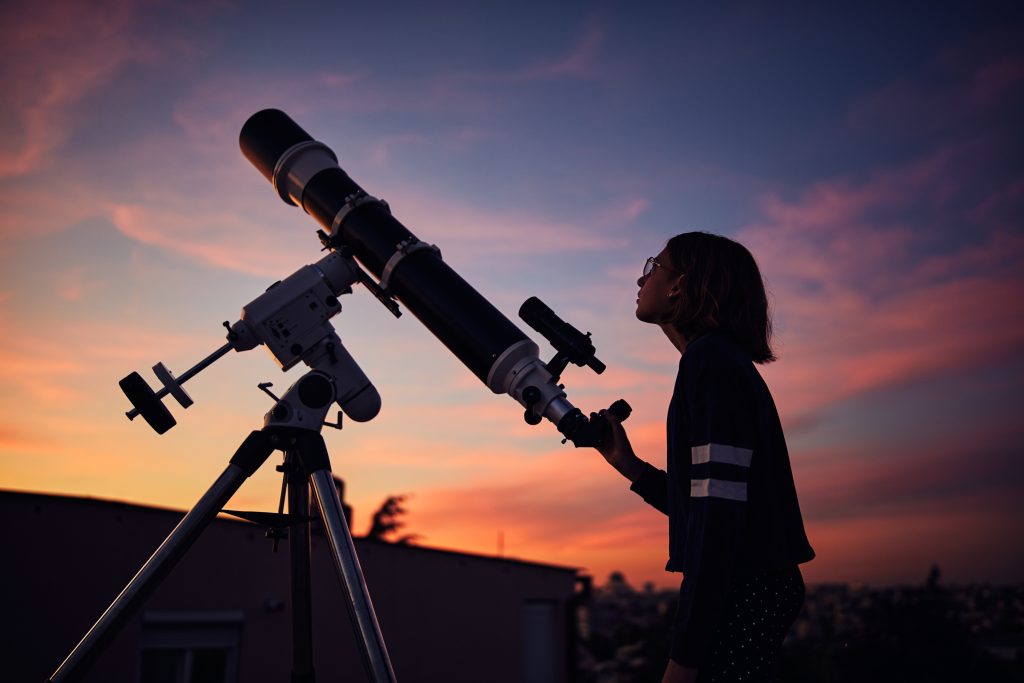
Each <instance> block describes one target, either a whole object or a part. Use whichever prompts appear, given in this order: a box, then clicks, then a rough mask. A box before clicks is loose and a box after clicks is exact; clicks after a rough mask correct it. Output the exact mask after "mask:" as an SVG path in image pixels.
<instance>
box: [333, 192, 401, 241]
mask: <svg viewBox="0 0 1024 683" xmlns="http://www.w3.org/2000/svg"><path fill="white" fill-rule="evenodd" d="M374 202H376V203H377V204H380V205H381V206H383V207H384V210H385V211H387V212H388V213H391V207H390V206H388V203H387V202H386V201H384V200H383V199H377V198H376V197H374V196H373V195H370V194H367V193H365V192H362V193H356V194H352V195H349V196H348V197H345V205H344V206H342V207H341V208H340V209H338V213H336V214H334V220H333V221H331V234H332V235H337V234H338V231H339V230H341V224H342V223H344V222H345V219H346V218H348V215H349V214H350V213H352V212H353V211H355V210H356V209H358V208H359V207H360V206H362V205H363V204H371V203H374Z"/></svg>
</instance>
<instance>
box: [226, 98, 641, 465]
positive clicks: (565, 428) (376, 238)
mask: <svg viewBox="0 0 1024 683" xmlns="http://www.w3.org/2000/svg"><path fill="white" fill-rule="evenodd" d="M239 145H240V147H241V149H242V153H243V154H244V155H245V157H246V158H247V159H248V160H249V161H250V162H251V163H252V164H253V165H254V166H255V167H256V168H257V169H258V170H259V171H260V173H262V174H263V176H264V177H265V178H266V179H267V180H269V181H270V182H271V184H272V185H273V186H274V189H275V190H276V191H277V193H278V195H279V196H280V197H281V199H282V200H283V201H284V202H285V203H287V204H291V205H294V206H299V207H301V208H302V209H303V210H304V211H305V212H306V213H308V214H309V215H310V216H312V217H313V219H314V220H316V221H317V223H319V224H320V226H321V229H320V230H318V234H319V236H320V239H321V242H322V243H323V244H324V246H325V247H326V248H328V249H330V250H332V251H335V252H337V253H340V254H342V255H344V256H346V257H351V258H354V259H355V260H356V261H358V262H359V264H361V266H362V268H363V269H365V270H366V271H369V273H370V274H372V275H373V276H374V277H376V278H377V282H376V283H372V286H371V287H370V288H371V291H373V292H374V294H375V295H377V298H378V299H380V300H381V301H382V302H384V303H385V304H386V305H388V307H389V308H390V309H391V310H392V312H393V313H396V314H397V311H396V309H395V306H394V304H393V301H394V300H395V299H397V300H398V301H400V302H401V303H402V304H404V305H405V307H406V308H408V309H409V310H410V311H412V313H413V315H415V316H416V317H417V318H418V319H419V320H420V321H421V322H422V323H423V324H424V325H425V326H426V327H427V329H429V330H430V331H431V332H432V333H433V334H434V336H436V337H437V338H438V339H439V340H440V341H441V343H443V344H444V345H445V346H446V347H447V348H448V349H449V350H450V351H451V352H452V353H453V354H455V356H456V357H457V358H458V359H459V360H460V361H462V363H463V364H464V365H465V366H466V367H467V368H469V370H470V371H471V372H472V373H473V374H474V375H476V377H477V378H478V379H479V380H480V381H481V382H483V383H484V384H485V385H486V386H487V387H488V388H489V389H490V390H491V391H492V392H494V393H498V394H501V393H507V394H509V395H510V396H511V397H512V398H514V399H515V400H516V401H518V402H519V404H520V405H521V406H522V407H523V408H524V418H525V419H526V421H527V422H529V423H530V424H537V423H539V422H540V421H541V420H542V419H547V420H549V421H550V422H551V423H552V424H554V425H555V426H556V428H557V429H558V431H559V432H560V433H561V434H562V435H563V436H564V437H565V439H566V440H568V441H572V442H573V444H574V445H575V446H577V447H583V446H595V445H598V444H600V443H601V442H602V441H603V439H604V437H605V435H606V433H607V429H608V426H607V422H606V421H605V420H604V419H603V418H601V417H600V416H595V417H593V418H591V419H589V420H588V419H587V418H586V417H585V416H584V415H583V413H582V411H580V409H579V408H576V407H575V406H574V405H573V404H572V403H570V402H569V400H568V399H567V398H566V394H565V391H564V388H563V386H562V385H561V384H559V378H560V375H561V372H562V370H564V368H565V367H566V365H567V364H568V363H570V362H571V363H573V364H575V365H579V366H581V367H582V366H584V365H586V366H588V367H590V368H591V369H593V370H594V371H595V372H598V373H600V372H602V371H603V370H604V364H603V363H601V362H600V361H599V360H598V359H597V358H596V357H595V355H594V354H595V349H594V347H593V345H592V344H591V343H590V342H589V333H588V334H587V335H583V334H581V333H580V332H579V331H577V330H576V329H575V328H573V327H572V326H571V325H569V324H568V323H566V322H564V321H562V320H561V319H559V318H558V317H557V316H556V315H555V314H554V312H553V311H551V309H550V308H548V307H547V306H546V305H544V304H543V303H542V302H541V301H540V300H539V299H536V298H532V299H530V300H528V301H527V302H526V303H525V304H524V305H523V308H522V309H521V311H520V315H521V316H522V317H523V318H524V320H526V321H527V322H528V323H529V324H530V325H531V326H532V327H533V328H534V329H536V330H537V331H538V332H540V333H541V334H543V335H544V336H545V337H546V338H547V339H548V340H549V341H550V342H551V344H552V346H554V347H555V350H556V355H555V357H554V358H553V359H552V360H551V361H550V362H549V363H544V362H543V361H542V360H541V359H540V356H539V353H540V350H539V348H538V346H537V344H536V343H534V342H533V340H531V339H530V338H529V337H527V336H526V335H525V334H524V333H523V332H522V331H521V330H520V329H519V328H518V327H516V325H515V324H513V323H512V321H510V320H509V319H508V318H506V317H505V316H504V315H503V314H502V313H501V312H500V311H498V309H497V308H495V307H494V306H493V305H492V304H491V303H490V302H489V301H488V300H487V299H486V298H484V297H483V296H482V295H481V294H480V293H479V292H477V291H476V290H475V289H474V288H473V287H472V286H471V285H470V284H469V283H468V282H466V281H465V280H464V279H462V277H460V276H459V275H458V273H456V272H455V271H454V270H453V269H452V268H451V267H449V266H448V264H446V263H445V262H444V260H443V259H442V258H441V252H440V250H439V249H438V248H437V247H436V246H434V245H431V244H428V243H426V242H422V241H420V239H419V238H418V237H416V235H414V234H413V233H412V232H411V231H410V230H409V229H408V228H406V227H405V226H404V225H402V223H401V222H399V221H398V220H397V219H396V218H395V217H394V216H393V215H392V214H391V209H390V207H389V206H388V204H387V203H386V202H384V201H382V200H380V199H377V198H376V197H374V196H372V195H370V194H369V193H367V192H366V191H365V190H364V189H363V188H362V187H360V186H359V185H358V184H357V183H356V182H355V181H354V180H352V178H350V177H349V176H348V174H347V173H346V172H345V171H344V170H343V169H342V168H341V167H340V166H339V165H338V157H337V156H336V155H335V153H334V152H333V151H332V150H331V149H330V148H329V147H328V146H327V145H325V144H324V143H322V142H318V141H317V140H314V139H313V137H312V136H310V135H309V134H308V133H307V132H306V131H305V130H303V129H302V128H301V127H300V126H299V125H298V124H297V123H295V121H293V120H292V119H291V118H290V117H289V116H288V115H287V114H285V113H284V112H282V111H279V110H277V109H265V110H263V111H260V112H257V113H256V114H254V115H252V116H251V117H250V118H249V120H248V121H246V123H245V125H244V126H243V127H242V131H241V134H240V136H239ZM609 410H610V411H611V412H612V413H613V414H615V415H616V416H617V417H619V418H620V419H625V418H626V417H628V415H629V413H630V408H629V406H628V404H626V403H625V401H622V400H621V399H620V400H619V401H616V402H615V403H613V404H612V406H611V407H610V408H609Z"/></svg>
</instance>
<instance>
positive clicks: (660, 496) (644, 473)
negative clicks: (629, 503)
mask: <svg viewBox="0 0 1024 683" xmlns="http://www.w3.org/2000/svg"><path fill="white" fill-rule="evenodd" d="M601 415H602V416H603V417H604V418H605V419H606V420H608V424H609V427H610V429H611V432H610V436H611V438H609V439H606V441H605V443H604V444H602V446H601V447H600V448H598V449H597V450H598V451H599V452H600V453H601V455H603V456H604V459H605V460H607V461H608V463H609V464H610V465H611V466H612V467H614V468H615V469H616V471H618V472H619V474H621V475H622V476H624V477H625V478H626V479H629V480H630V481H631V482H633V485H632V486H630V487H629V489H630V490H631V491H633V492H634V493H636V494H637V495H639V496H640V497H641V498H643V499H644V501H645V502H647V504H648V505H650V506H651V507H653V508H654V509H656V510H658V511H659V512H661V513H662V514H666V515H667V514H668V475H666V474H665V472H664V471H662V470H659V469H658V468H657V467H654V466H653V465H651V464H650V463H649V462H646V461H645V460H641V459H640V458H638V457H637V456H636V453H634V452H633V447H632V446H631V445H630V443H629V438H628V437H626V432H625V430H623V428H622V421H621V420H619V419H618V418H617V417H615V416H614V415H612V414H611V413H609V412H608V411H607V410H602V411H601ZM595 416H596V415H595V414H594V413H591V417H595Z"/></svg>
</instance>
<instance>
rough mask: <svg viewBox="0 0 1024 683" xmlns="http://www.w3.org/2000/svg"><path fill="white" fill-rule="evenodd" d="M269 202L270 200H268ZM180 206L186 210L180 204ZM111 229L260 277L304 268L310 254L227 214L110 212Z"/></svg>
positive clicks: (134, 208) (118, 207) (136, 208)
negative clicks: (287, 267) (289, 267)
mask: <svg viewBox="0 0 1024 683" xmlns="http://www.w3.org/2000/svg"><path fill="white" fill-rule="evenodd" d="M270 199H271V198H270V197H268V201H270ZM180 205H181V206H188V204H187V203H185V202H181V203H180ZM108 210H109V212H110V217H111V220H112V222H113V224H114V226H115V227H117V229H118V230H120V231H121V232H122V233H124V234H125V235H126V236H128V237H131V238H132V239H135V240H138V241H139V242H141V243H143V244H148V245H151V246H155V247H159V248H162V249H166V250H168V251H171V252H174V253H177V254H180V255H182V256H186V257H188V258H190V259H192V260H194V261H197V262H199V263H205V264H208V265H212V266H216V267H219V268H225V269H227V270H231V271H236V272H242V273H248V274H250V275H255V276H259V277H274V278H277V277H281V276H282V274H286V273H284V272H283V271H282V263H287V262H289V261H290V262H291V263H293V264H295V266H296V267H297V266H298V265H303V264H304V262H305V260H308V258H309V250H308V249H303V248H302V247H303V246H304V245H303V244H302V243H301V241H298V240H293V239H287V238H288V237H289V236H288V235H284V234H274V233H272V232H267V231H260V230H258V229H253V226H252V225H251V224H249V223H248V222H247V221H245V220H243V219H241V218H239V217H238V216H237V215H236V214H234V213H231V212H230V211H210V212H202V211H199V212H194V211H189V210H187V209H186V210H177V209H158V208H151V207H149V206H143V205H131V204H112V205H110V206H109V207H108Z"/></svg>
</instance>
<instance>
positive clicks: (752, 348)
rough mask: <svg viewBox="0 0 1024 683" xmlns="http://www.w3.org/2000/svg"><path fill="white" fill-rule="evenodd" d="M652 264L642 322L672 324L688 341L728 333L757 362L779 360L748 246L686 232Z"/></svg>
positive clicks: (643, 283)
mask: <svg viewBox="0 0 1024 683" xmlns="http://www.w3.org/2000/svg"><path fill="white" fill-rule="evenodd" d="M654 261H655V263H653V264H652V265H651V266H649V267H650V268H652V270H651V271H650V272H649V274H648V275H647V276H645V277H643V278H642V279H641V280H640V284H641V292H640V298H639V300H638V302H637V317H638V318H640V319H641V320H644V321H646V322H655V323H659V324H663V325H665V324H668V325H671V326H672V327H673V328H674V329H675V330H676V331H678V332H679V333H680V334H682V335H683V337H684V338H685V339H687V340H692V339H695V338H697V337H699V336H700V335H702V334H704V333H706V332H711V331H712V330H720V331H722V332H727V333H729V334H731V335H732V336H733V338H734V339H735V340H736V341H737V342H738V343H739V344H740V346H741V347H742V348H743V349H744V350H745V351H746V352H747V353H748V354H750V357H751V359H752V360H754V361H755V362H757V363H767V362H769V361H773V360H775V355H774V354H773V353H772V348H771V336H772V324H771V317H770V315H769V313H768V297H767V295H766V294H765V289H764V281H763V280H762V279H761V271H760V270H759V269H758V267H757V262H756V261H754V257H753V256H751V254H750V252H749V251H747V249H746V247H744V246H743V245H741V244H739V243H738V242H734V241H733V240H730V239H728V238H726V237H721V236H719V235H712V234H709V233H706V232H686V233H683V234H681V235H676V236H675V237H673V238H672V239H670V240H669V241H668V244H667V245H665V248H664V249H663V250H662V251H661V253H660V254H659V255H658V256H656V257H655V258H654ZM645 290H646V291H645ZM659 301H660V303H656V302H659Z"/></svg>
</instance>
